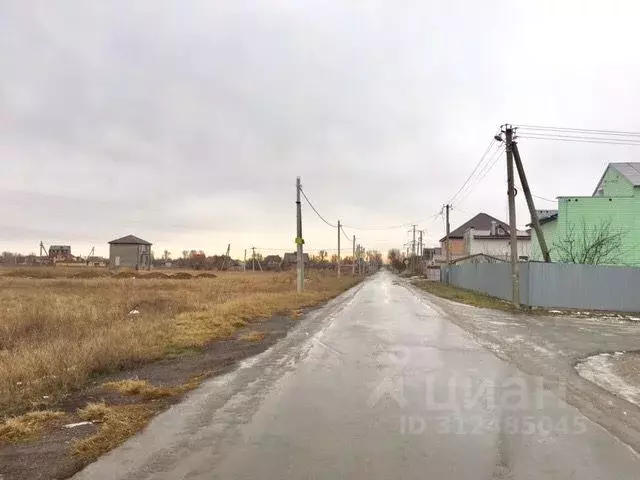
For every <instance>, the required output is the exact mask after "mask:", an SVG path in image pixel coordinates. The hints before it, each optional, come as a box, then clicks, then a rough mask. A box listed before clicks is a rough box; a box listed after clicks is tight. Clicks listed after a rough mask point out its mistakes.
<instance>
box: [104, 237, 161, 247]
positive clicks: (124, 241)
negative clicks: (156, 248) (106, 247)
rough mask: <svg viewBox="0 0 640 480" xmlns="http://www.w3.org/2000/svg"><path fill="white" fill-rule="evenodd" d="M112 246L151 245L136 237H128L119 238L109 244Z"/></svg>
mask: <svg viewBox="0 0 640 480" xmlns="http://www.w3.org/2000/svg"><path fill="white" fill-rule="evenodd" d="M109 244H110V245H151V244H150V243H149V242H147V241H146V240H142V239H141V238H138V237H136V236H135V235H127V236H126V237H122V238H117V239H115V240H111V241H110V242H109Z"/></svg>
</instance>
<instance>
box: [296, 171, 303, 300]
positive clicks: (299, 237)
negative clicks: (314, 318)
mask: <svg viewBox="0 0 640 480" xmlns="http://www.w3.org/2000/svg"><path fill="white" fill-rule="evenodd" d="M301 188H302V187H301V186H300V177H297V178H296V245H297V256H298V258H297V289H298V293H300V292H302V290H303V289H304V258H303V255H304V254H303V251H302V245H304V240H303V239H302V204H301V203H300V189H301Z"/></svg>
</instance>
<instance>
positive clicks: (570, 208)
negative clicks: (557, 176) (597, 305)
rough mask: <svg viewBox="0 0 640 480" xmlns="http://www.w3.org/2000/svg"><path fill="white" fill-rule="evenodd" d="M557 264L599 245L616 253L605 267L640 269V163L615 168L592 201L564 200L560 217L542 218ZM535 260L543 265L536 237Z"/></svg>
mask: <svg viewBox="0 0 640 480" xmlns="http://www.w3.org/2000/svg"><path fill="white" fill-rule="evenodd" d="M540 224H541V230H542V233H543V235H544V237H545V240H546V242H547V245H548V246H549V249H550V255H551V260H552V261H554V262H560V261H564V262H567V261H570V260H568V259H567V253H566V252H567V249H568V248H571V249H572V250H582V251H584V250H585V246H587V247H589V246H590V245H593V244H594V243H596V242H597V241H598V240H602V243H603V244H604V245H603V246H602V248H604V249H609V250H611V251H610V252H609V253H608V254H607V255H606V256H605V260H604V261H602V259H601V260H600V261H599V262H585V263H605V264H619V265H635V266H640V163H610V164H609V165H608V166H607V168H606V170H605V171H604V174H603V175H602V178H601V179H600V181H599V182H598V184H597V186H596V188H595V190H594V192H593V195H592V196H590V197H569V196H562V197H558V210H557V213H550V214H548V215H541V216H540ZM531 245H532V247H531V260H538V261H541V260H542V252H541V251H540V245H539V243H538V240H537V237H536V236H535V232H532V238H531Z"/></svg>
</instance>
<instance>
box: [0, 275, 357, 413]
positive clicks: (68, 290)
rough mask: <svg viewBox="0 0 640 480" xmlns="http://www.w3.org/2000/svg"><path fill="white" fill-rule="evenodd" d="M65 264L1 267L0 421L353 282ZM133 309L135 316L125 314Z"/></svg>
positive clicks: (293, 308)
mask: <svg viewBox="0 0 640 480" xmlns="http://www.w3.org/2000/svg"><path fill="white" fill-rule="evenodd" d="M28 270H29V269H26V268H25V269H20V271H21V272H23V271H24V272H27V271H28ZM33 270H34V271H40V270H38V269H33ZM68 270H69V271H71V272H70V273H69V272H67V276H66V277H64V276H62V274H61V272H62V271H63V269H59V268H58V267H56V268H50V269H49V271H50V272H54V271H55V275H57V276H56V278H31V277H30V278H26V277H21V276H18V277H16V276H10V275H9V276H7V275H6V271H3V270H1V269H0V418H1V417H3V416H8V415H17V414H21V413H24V412H26V411H29V410H30V409H32V408H33V407H32V405H33V402H37V401H41V399H42V396H45V395H46V396H49V397H50V398H51V401H55V399H56V398H57V397H58V396H60V395H62V394H65V393H66V392H69V391H73V390H75V389H78V388H81V387H82V386H84V385H85V384H86V383H87V381H88V380H89V378H90V377H91V376H94V375H96V374H102V373H108V372H114V371H120V370H126V369H128V368H132V367H134V366H136V365H139V364H141V363H144V362H149V361H153V360H156V359H159V358H162V357H164V356H166V355H168V354H170V352H180V351H193V350H194V349H198V348H200V347H202V346H204V345H205V344H206V343H207V342H210V341H213V340H216V339H219V338H225V337H228V336H230V335H232V334H233V333H234V332H235V331H236V330H237V329H238V328H240V327H243V326H245V325H247V324H248V323H249V322H250V321H253V320H257V319H261V318H269V317H271V316H273V315H291V314H292V313H294V314H295V312H299V311H300V310H301V309H304V308H306V307H310V306H314V305H318V304H320V303H322V302H324V301H326V300H327V299H329V298H332V297H334V296H336V295H338V294H339V293H341V292H342V291H344V290H345V289H347V288H349V287H351V286H353V285H354V284H356V283H357V282H358V281H359V278H354V277H351V276H348V275H346V276H342V277H341V278H336V277H335V274H334V273H333V272H326V273H325V272H314V271H309V272H307V273H308V275H309V276H310V280H311V281H309V282H308V283H307V284H306V285H305V287H306V288H305V291H304V292H303V293H301V294H297V293H296V291H295V272H278V273H267V272H265V273H259V272H256V273H250V272H247V273H240V272H219V273H218V272H217V273H216V275H217V278H197V277H194V278H193V280H192V281H189V282H185V281H181V280H172V279H164V278H162V279H152V278H150V279H146V280H144V281H141V280H139V279H138V278H136V279H128V278H121V279H117V278H113V277H111V276H109V277H101V278H90V279H78V278H72V276H71V275H72V273H73V272H74V271H77V269H72V268H69V269H68ZM184 273H186V272H184ZM21 275H22V274H21ZM45 276H46V275H45ZM134 308H136V309H137V310H138V311H139V312H140V313H139V314H138V315H129V312H130V311H131V310H132V309H134ZM296 315H297V314H296ZM154 388H156V387H154Z"/></svg>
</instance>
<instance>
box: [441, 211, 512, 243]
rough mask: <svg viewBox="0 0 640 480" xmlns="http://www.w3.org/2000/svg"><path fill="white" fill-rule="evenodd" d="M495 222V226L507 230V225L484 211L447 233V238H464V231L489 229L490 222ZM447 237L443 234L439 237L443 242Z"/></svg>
mask: <svg viewBox="0 0 640 480" xmlns="http://www.w3.org/2000/svg"><path fill="white" fill-rule="evenodd" d="M492 221H494V222H496V226H500V227H502V228H504V229H505V231H507V232H508V231H509V225H507V224H506V223H504V222H503V221H501V220H498V219H497V218H495V217H492V216H491V215H487V214H486V213H479V214H477V215H476V216H475V217H473V218H472V219H471V220H468V221H467V222H465V223H463V224H462V225H460V226H459V227H458V228H456V229H455V230H453V231H452V232H450V233H449V238H464V232H466V231H467V230H469V229H470V228H473V229H475V230H491V222H492ZM446 239H447V236H446V235H445V236H444V237H442V238H441V239H440V241H441V242H444V241H445V240H446Z"/></svg>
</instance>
